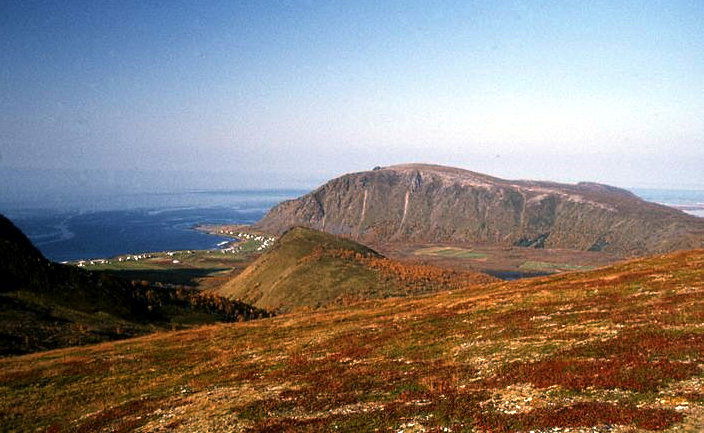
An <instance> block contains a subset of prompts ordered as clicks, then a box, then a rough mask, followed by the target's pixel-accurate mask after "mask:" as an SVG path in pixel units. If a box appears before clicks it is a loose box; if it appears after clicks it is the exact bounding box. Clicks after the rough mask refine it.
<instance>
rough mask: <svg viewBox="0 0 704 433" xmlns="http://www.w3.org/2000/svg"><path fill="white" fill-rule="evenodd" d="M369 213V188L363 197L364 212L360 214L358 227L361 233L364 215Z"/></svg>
mask: <svg viewBox="0 0 704 433" xmlns="http://www.w3.org/2000/svg"><path fill="white" fill-rule="evenodd" d="M366 214H367V190H366V189H365V190H364V198H363V199H362V214H361V215H360V216H359V227H358V228H357V232H358V233H360V234H361V232H362V223H363V222H364V215H366Z"/></svg>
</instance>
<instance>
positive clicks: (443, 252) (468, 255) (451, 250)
mask: <svg viewBox="0 0 704 433" xmlns="http://www.w3.org/2000/svg"><path fill="white" fill-rule="evenodd" d="M413 254H415V255H418V256H440V257H455V258H459V259H485V258H487V257H489V255H488V254H485V253H480V252H476V251H472V250H468V249H465V248H457V247H428V248H421V249H418V250H416V251H414V253H413Z"/></svg>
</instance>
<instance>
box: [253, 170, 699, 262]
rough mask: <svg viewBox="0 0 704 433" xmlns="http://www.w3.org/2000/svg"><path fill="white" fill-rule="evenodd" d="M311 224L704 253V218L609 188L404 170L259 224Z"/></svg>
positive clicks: (457, 238) (360, 177)
mask: <svg viewBox="0 0 704 433" xmlns="http://www.w3.org/2000/svg"><path fill="white" fill-rule="evenodd" d="M295 225H305V226H308V227H312V228H315V229H319V230H324V231H327V232H330V233H333V234H340V235H346V236H349V237H351V238H353V239H355V240H358V241H362V242H366V243H385V242H456V243H485V244H500V245H518V246H526V247H538V248H541V247H544V248H569V249H577V250H593V251H600V250H604V251H610V252H614V253H619V254H624V255H635V254H646V253H660V252H667V251H672V250H677V249H690V248H701V247H704V219H702V218H698V217H695V216H691V215H687V214H685V213H683V212H681V211H678V210H676V209H672V208H669V207H666V206H662V205H659V204H655V203H650V202H646V201H644V200H641V199H640V198H638V197H637V196H635V195H634V194H632V193H630V192H628V191H626V190H623V189H620V188H615V187H612V186H608V185H601V184H598V183H590V182H581V183H578V184H560V183H554V182H541V181H525V180H521V181H513V180H504V179H499V178H495V177H492V176H487V175H484V174H479V173H474V172H471V171H467V170H462V169H458V168H451V167H443V166H437V165H427V164H405V165H396V166H391V167H384V168H377V169H375V170H372V171H366V172H360V173H352V174H347V175H344V176H341V177H339V178H336V179H333V180H331V181H329V182H328V183H326V184H325V185H323V186H321V187H320V188H318V189H316V190H315V191H313V192H311V193H309V194H306V195H304V196H302V197H300V198H298V199H295V200H289V201H285V202H283V203H281V204H279V205H278V206H276V207H274V208H273V209H272V210H271V211H270V212H269V213H268V214H267V215H266V216H265V217H264V218H263V219H262V220H261V221H260V222H258V223H257V224H256V227H257V228H258V229H261V230H266V231H269V232H272V233H282V232H284V231H285V230H287V229H288V228H290V227H292V226H295Z"/></svg>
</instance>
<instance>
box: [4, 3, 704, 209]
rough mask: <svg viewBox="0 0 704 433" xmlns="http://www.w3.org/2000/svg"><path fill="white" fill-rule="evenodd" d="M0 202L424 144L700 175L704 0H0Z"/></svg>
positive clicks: (512, 167) (291, 176) (387, 153)
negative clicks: (157, 0) (151, 0)
mask: <svg viewBox="0 0 704 433" xmlns="http://www.w3.org/2000/svg"><path fill="white" fill-rule="evenodd" d="M1 10H2V14H0V48H2V49H1V50H0V65H2V66H1V67H0V176H2V178H3V183H4V185H5V188H3V192H2V193H1V194H2V196H0V199H10V198H12V197H15V198H17V197H20V198H21V197H28V196H32V195H34V196H42V195H52V194H57V193H66V194H70V193H73V194H80V193H87V192H91V191H93V192H95V193H99V192H101V191H102V192H109V193H115V192H119V191H126V192H129V191H135V192H141V191H151V190H153V191H183V190H195V189H262V188H263V189H266V188H295V189H311V188H313V187H315V186H317V185H319V184H321V183H323V182H324V181H325V180H327V179H329V178H332V177H336V176H339V175H341V174H344V173H347V172H354V171H361V170H368V169H371V168H372V167H374V166H377V165H384V166H385V165H392V164H398V163H405V162H427V163H436V164H443V165H451V166H456V167H461V168H465V169H468V170H472V171H477V172H482V173H486V174H490V175H493V176H497V177H502V178H509V179H539V180H553V181H558V182H578V181H593V182H601V183H607V184H611V185H615V186H620V187H626V188H633V187H640V188H681V189H704V171H703V170H701V167H704V118H702V116H701V113H702V112H704V100H703V99H702V97H701V89H703V88H704V56H701V53H702V52H704V32H702V30H701V22H702V21H704V3H701V2H694V1H684V0H679V1H671V2H662V1H647V2H638V3H633V2H629V1H594V2H589V3H584V2H577V1H568V2H542V1H541V2H538V1H509V2H501V3H496V2H488V3H486V2H466V1H461V2H460V1H444V2H429V1H409V2H396V1H388V2H373V1H360V2H354V3H352V4H350V3H348V2H339V1H332V2H325V3H318V2H314V1H287V2H267V1H262V2H229V1H222V2H212V3H208V5H207V6H205V5H200V4H191V3H189V2H183V1H174V2H169V3H168V4H167V5H157V4H147V3H142V2H120V3H113V2H88V1H76V2H68V3H66V2H43V3H27V2H19V1H9V2H4V3H3V6H2V7H1Z"/></svg>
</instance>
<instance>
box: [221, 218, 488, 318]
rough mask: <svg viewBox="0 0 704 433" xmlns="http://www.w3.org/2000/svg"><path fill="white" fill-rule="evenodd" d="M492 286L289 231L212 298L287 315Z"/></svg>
mask: <svg viewBox="0 0 704 433" xmlns="http://www.w3.org/2000/svg"><path fill="white" fill-rule="evenodd" d="M494 281H498V280H497V279H495V278H494V277H491V276H489V275H485V274H481V273H476V272H457V271H451V270H446V269H442V268H439V267H436V266H428V265H422V264H409V263H401V262H397V261H394V260H390V259H387V258H385V257H383V256H382V255H380V254H379V253H377V252H376V251H374V250H372V249H370V248H367V247H366V246H364V245H361V244H358V243H357V242H354V241H351V240H348V239H344V238H341V237H338V236H333V235H331V234H328V233H324V232H320V231H317V230H312V229H309V228H304V227H294V228H292V229H291V230H288V231H287V232H286V233H284V234H283V236H281V238H279V239H278V240H277V241H276V243H275V244H274V246H273V247H272V249H271V250H269V251H267V252H266V253H264V254H263V255H262V256H261V257H259V258H258V259H257V260H256V261H255V262H254V263H252V264H251V265H250V266H249V267H248V268H247V269H245V270H244V271H243V272H242V273H241V274H239V275H237V276H236V277H234V278H233V279H232V280H231V281H229V282H227V283H226V284H224V285H223V286H222V287H221V288H220V289H219V290H218V293H219V294H221V295H224V296H227V297H230V298H232V299H237V300H240V301H243V302H246V303H249V304H252V305H254V306H256V307H259V308H264V309H266V310H270V311H272V310H278V311H290V310H294V309H296V308H301V307H310V308H316V307H322V306H326V305H330V304H334V303H340V302H346V301H354V300H360V299H371V298H386V297H390V296H405V295H414V294H422V293H428V292H435V291H438V290H448V289H456V288H460V287H466V286H469V285H472V284H479V283H489V282H494Z"/></svg>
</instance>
